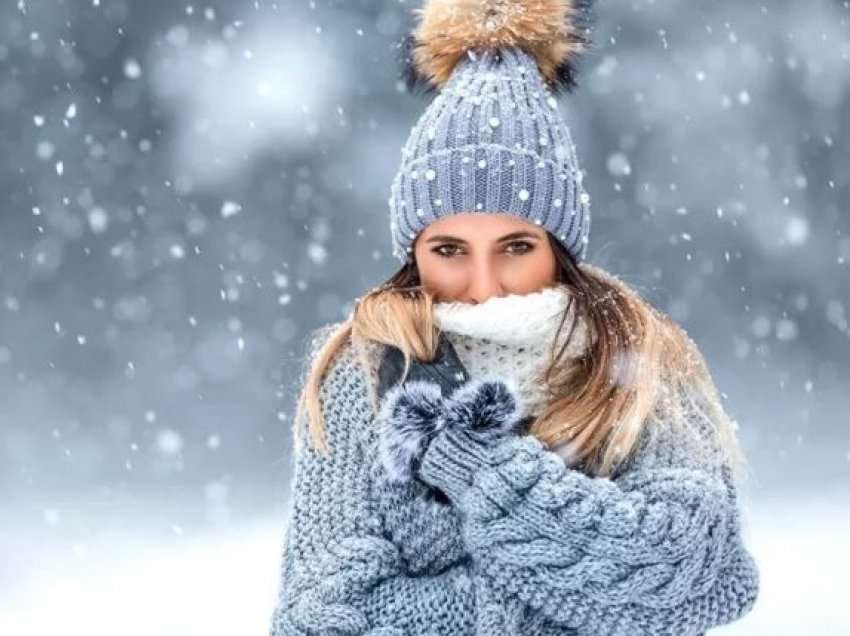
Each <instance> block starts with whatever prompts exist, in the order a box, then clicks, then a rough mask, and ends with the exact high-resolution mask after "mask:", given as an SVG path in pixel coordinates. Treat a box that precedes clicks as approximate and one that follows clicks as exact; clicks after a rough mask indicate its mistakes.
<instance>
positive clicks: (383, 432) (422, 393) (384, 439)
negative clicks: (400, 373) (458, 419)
mask: <svg viewBox="0 0 850 636" xmlns="http://www.w3.org/2000/svg"><path fill="white" fill-rule="evenodd" d="M442 411H443V395H442V392H441V390H440V385H438V384H436V383H434V382H426V381H424V380H411V381H409V382H405V383H403V384H398V385H396V386H394V387H393V388H392V389H390V390H389V391H387V394H386V395H385V396H384V398H383V401H382V403H381V408H380V411H379V413H378V420H379V422H380V430H379V437H378V453H379V454H380V459H381V462H382V463H383V464H384V467H385V468H386V472H387V477H388V478H389V480H390V481H396V482H403V481H409V480H410V479H412V478H413V471H414V468H415V467H416V464H417V463H418V461H419V459H420V458H421V457H422V454H423V453H424V452H425V448H426V447H427V445H428V442H429V441H430V438H431V436H432V435H433V434H434V433H436V432H437V431H438V430H439V429H440V428H441V427H442V426H444V423H443V419H442Z"/></svg>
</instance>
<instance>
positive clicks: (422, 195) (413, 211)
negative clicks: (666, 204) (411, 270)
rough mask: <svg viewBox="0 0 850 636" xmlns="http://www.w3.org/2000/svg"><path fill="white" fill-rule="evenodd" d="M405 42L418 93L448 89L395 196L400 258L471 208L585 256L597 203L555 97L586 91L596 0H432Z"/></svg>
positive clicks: (423, 124) (415, 145) (425, 123)
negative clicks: (518, 222) (582, 85)
mask: <svg viewBox="0 0 850 636" xmlns="http://www.w3.org/2000/svg"><path fill="white" fill-rule="evenodd" d="M415 12H416V13H418V14H419V16H420V18H421V20H420V23H419V25H418V28H417V29H416V30H415V31H414V32H413V34H412V35H408V36H406V37H405V38H404V40H403V41H402V56H403V57H402V68H403V70H404V77H405V80H406V83H407V86H408V88H409V89H411V90H415V89H417V88H424V90H425V92H426V93H434V92H437V91H439V94H438V95H437V97H436V98H435V99H434V100H433V101H432V102H431V104H430V105H429V106H428V108H427V109H426V111H425V112H424V113H423V115H422V116H421V117H420V119H419V121H418V122H417V123H416V125H415V126H414V127H413V129H412V130H411V132H410V136H409V137H408V139H407V142H406V143H405V145H404V146H403V147H402V150H401V154H402V161H401V167H400V168H399V171H398V173H397V174H396V176H395V178H394V179H393V182H392V186H391V194H390V198H389V207H390V231H391V233H392V242H393V255H394V256H396V257H397V258H399V259H400V260H402V261H403V262H404V261H407V262H411V261H412V252H413V248H412V245H413V242H414V240H415V238H416V236H417V235H418V234H419V232H421V231H422V230H423V229H424V228H425V227H427V226H428V225H429V224H430V223H432V222H434V221H435V220H437V219H439V218H442V217H445V216H448V215H450V214H454V213H459V212H470V213H474V212H481V213H507V214H513V215H516V216H518V217H520V218H522V219H525V220H527V221H529V222H533V223H535V224H537V225H539V226H542V227H543V228H545V229H546V230H548V231H549V232H551V233H552V234H553V235H554V236H555V238H556V239H557V240H559V241H560V242H561V244H563V245H564V247H565V248H566V249H567V251H568V252H569V253H571V254H572V255H573V257H574V258H575V259H576V260H577V261H582V260H584V257H585V254H586V251H587V243H588V236H589V233H590V197H589V195H588V193H587V192H586V191H585V190H584V188H583V187H582V177H583V175H582V172H581V170H580V167H579V164H578V158H577V155H576V150H575V146H574V144H573V142H572V138H571V136H570V131H569V128H568V127H567V125H566V123H565V122H564V120H563V119H562V118H561V116H560V114H559V112H558V102H557V101H556V99H555V96H556V95H557V94H558V93H560V92H561V91H566V92H571V91H572V90H573V89H574V87H575V86H577V84H576V82H575V60H576V58H577V56H578V54H580V53H581V52H583V51H585V50H586V48H587V47H588V45H589V44H590V40H589V39H587V38H586V36H585V33H586V32H587V31H588V26H587V25H588V24H589V21H590V17H589V16H590V2H589V0H525V1H521V0H426V2H425V6H424V8H423V9H420V10H415Z"/></svg>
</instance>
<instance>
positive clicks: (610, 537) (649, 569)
mask: <svg viewBox="0 0 850 636" xmlns="http://www.w3.org/2000/svg"><path fill="white" fill-rule="evenodd" d="M677 397H678V399H680V400H681V401H682V404H684V405H685V406H687V407H688V408H687V410H686V411H685V412H686V417H687V418H688V420H689V422H691V423H692V425H693V426H692V428H693V430H697V431H700V432H701V434H703V435H710V434H711V432H712V431H713V430H714V428H713V425H712V422H711V421H710V420H707V419H706V418H707V413H708V412H709V410H708V408H707V406H706V405H705V404H703V403H702V401H701V397H700V396H699V395H698V394H692V393H688V394H687V395H679V396H677ZM665 423H666V420H664V419H660V420H659V421H657V422H652V423H651V425H649V426H647V427H645V429H644V434H643V436H642V438H641V440H640V446H639V449H638V452H637V454H636V455H634V457H633V460H632V462H631V465H630V466H629V468H628V469H627V470H625V471H623V472H622V473H621V474H620V475H619V476H618V477H617V478H616V479H614V480H611V479H608V478H594V477H589V476H587V475H585V474H583V473H581V472H579V471H577V470H573V469H571V468H568V467H567V466H565V465H564V463H563V461H562V460H561V459H560V457H558V456H557V455H556V454H555V453H552V452H551V451H549V450H547V449H546V448H545V445H544V444H543V443H541V442H540V441H539V440H537V439H536V438H534V437H532V436H530V435H509V436H506V437H503V438H501V439H499V440H498V441H496V442H495V443H493V442H488V443H485V442H482V440H481V438H480V437H479V436H476V435H471V434H468V433H467V432H466V431H464V430H462V429H458V428H457V427H452V428H446V429H444V430H442V431H441V432H440V433H439V434H438V435H437V436H436V437H435V438H434V440H433V442H432V443H431V445H430V446H429V448H428V449H427V451H426V452H425V456H424V458H423V462H422V467H421V478H422V479H423V480H424V481H425V482H426V483H428V484H431V485H433V486H435V487H437V488H439V489H441V490H442V491H443V492H445V493H446V494H447V495H448V496H449V498H450V499H451V501H452V502H453V504H455V505H456V506H457V507H458V509H459V510H460V511H461V518H462V519H463V522H464V523H463V530H462V531H463V535H464V539H465V541H466V545H467V547H468V548H469V550H470V553H471V555H472V557H473V560H474V562H475V564H476V566H477V568H478V569H477V571H478V573H479V574H480V577H481V578H482V579H483V580H484V581H486V588H487V592H486V594H487V595H488V596H490V597H491V598H493V599H502V601H504V599H518V600H519V601H521V602H522V603H524V604H525V605H526V606H527V607H528V608H530V609H531V610H533V611H536V612H540V613H541V614H543V615H544V616H545V617H546V618H548V619H549V620H550V621H553V622H556V623H558V624H560V625H562V626H563V627H564V628H568V629H574V630H577V633H579V634H595V635H597V636H608V635H610V636H615V635H616V636H627V635H628V636H634V635H636V634H647V635H650V634H652V635H657V634H669V635H671V636H674V635H675V636H687V635H691V636H693V635H697V634H703V633H705V630H707V629H709V628H711V627H714V626H718V625H721V624H724V623H728V622H730V621H733V620H735V619H737V618H739V617H741V616H743V615H744V614H746V613H747V612H749V610H750V609H751V608H752V606H753V605H754V603H755V600H756V597H757V594H758V590H759V572H758V569H757V566H756V563H755V561H754V559H753V557H752V555H751V554H750V553H749V551H748V550H747V549H746V548H745V546H744V545H743V542H742V538H741V527H740V518H739V517H740V515H739V509H738V507H737V502H736V489H735V484H734V482H733V480H732V475H731V472H730V470H729V469H728V467H727V466H726V465H725V464H724V463H722V462H720V461H717V462H711V461H705V460H699V461H698V460H696V459H695V458H697V457H700V456H701V455H700V454H699V453H698V452H697V451H698V450H701V449H699V448H698V447H697V446H696V445H693V444H696V443H697V442H696V441H695V440H697V439H698V438H697V437H696V436H694V437H691V436H683V435H675V434H674V433H673V432H672V430H673V429H672V428H670V427H669V426H666V425H665ZM703 441H704V443H706V444H708V445H709V446H712V445H714V441H713V440H711V439H708V438H706V439H704V440H703ZM479 602H480V601H479ZM506 620H507V619H506ZM491 631H492V633H494V634H495V633H500V632H499V627H498V626H496V627H494V628H493V629H492V630H491Z"/></svg>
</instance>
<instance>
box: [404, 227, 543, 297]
mask: <svg viewBox="0 0 850 636" xmlns="http://www.w3.org/2000/svg"><path fill="white" fill-rule="evenodd" d="M413 253H414V256H415V258H416V264H417V267H418V269H419V277H420V279H421V282H422V285H423V286H424V287H425V288H426V289H427V290H429V291H430V292H431V293H433V294H434V296H435V300H437V301H459V302H466V303H473V304H477V303H483V302H484V301H485V300H487V299H488V298H490V297H491V296H505V295H507V294H527V293H530V292H534V291H538V290H539V289H541V288H543V287H547V286H550V285H553V284H554V282H555V272H556V263H555V255H554V253H553V251H552V247H551V246H550V245H549V241H548V239H547V238H546V230H544V229H543V228H541V227H539V226H537V225H534V224H533V223H529V222H528V221H526V220H524V219H521V218H519V217H516V216H514V215H512V214H502V213H498V214H482V213H479V212H476V213H469V212H466V213H458V214H452V215H451V216H447V217H444V218H442V219H438V220H437V221H434V222H433V223H431V224H429V225H428V226H427V227H426V228H425V229H424V230H423V231H422V232H420V233H419V235H418V236H417V237H416V240H415V241H414V243H413Z"/></svg>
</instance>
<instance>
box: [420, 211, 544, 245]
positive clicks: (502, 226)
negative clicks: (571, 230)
mask: <svg viewBox="0 0 850 636" xmlns="http://www.w3.org/2000/svg"><path fill="white" fill-rule="evenodd" d="M518 231H526V232H531V233H532V234H535V235H537V236H541V237H543V236H544V235H545V230H544V229H543V228H541V227H539V226H537V225H535V224H534V223H530V222H529V221H528V220H527V219H524V218H522V217H518V216H515V215H513V214H508V213H492V212H463V213H457V214H452V215H450V216H446V217H443V218H442V219H437V220H436V221H434V222H433V223H430V224H429V225H428V227H426V228H425V229H424V230H423V231H422V236H423V237H426V238H427V237H428V236H432V235H435V234H452V235H455V236H460V237H464V238H470V239H477V238H499V237H501V236H502V235H504V234H507V233H509V232H518Z"/></svg>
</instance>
